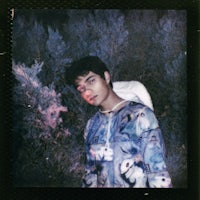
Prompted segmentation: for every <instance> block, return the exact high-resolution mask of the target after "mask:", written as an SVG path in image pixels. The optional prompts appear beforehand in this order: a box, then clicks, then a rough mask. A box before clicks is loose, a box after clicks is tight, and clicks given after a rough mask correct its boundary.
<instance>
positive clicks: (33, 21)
mask: <svg viewBox="0 0 200 200" xmlns="http://www.w3.org/2000/svg"><path fill="white" fill-rule="evenodd" d="M186 19H187V12H186V10H126V9H121V10H120V9H112V10H109V9H102V10H98V9H96V10H95V9H94V10H93V9H89V10H87V9H84V10H81V9H76V10H73V9H67V10H65V9H63V10H40V9H33V10H26V9H16V10H15V12H14V20H13V31H12V35H13V40H12V47H13V48H12V58H13V61H14V62H15V63H14V64H13V68H15V66H16V65H17V64H19V63H20V64H24V68H29V69H30V71H28V72H27V73H28V75H29V79H31V81H32V82H33V81H34V80H35V81H38V82H39V83H41V84H40V85H39V86H38V87H37V88H36V89H35V88H33V87H32V86H31V81H29V82H28V81H26V80H24V79H22V78H20V77H19V75H17V74H16V73H14V75H13V80H14V87H13V103H14V104H13V137H14V141H13V142H14V145H13V160H14V167H13V174H14V183H15V185H16V186H55V187H80V183H81V176H82V174H83V171H84V149H83V129H84V127H85V124H86V122H87V120H88V119H89V117H90V116H91V115H92V114H93V113H94V112H95V109H93V108H91V107H90V106H88V105H86V104H85V103H84V102H83V101H82V100H81V99H80V97H79V96H78V95H77V93H76V91H74V90H73V88H70V87H69V86H68V85H67V84H66V81H65V78H64V72H65V69H66V68H68V67H69V66H70V63H71V62H72V61H73V60H74V59H78V58H80V57H82V56H86V55H97V56H99V57H100V58H101V59H102V60H103V61H104V62H105V63H106V64H107V66H108V68H109V69H110V71H111V75H112V80H113V81H119V80H121V81H124V80H126V81H127V80H138V81H140V82H142V83H143V84H144V85H145V86H146V88H147V89H148V91H149V93H150V95H151V97H152V101H153V104H154V109H155V114H156V116H157V118H158V120H159V123H160V127H161V129H162V131H163V135H164V139H165V143H166V150H167V160H166V162H167V166H168V170H169V173H170V175H171V177H172V181H173V185H174V187H175V188H184V187H187V148H188V146H187V95H188V93H187V65H186V62H187V59H186V58H187V39H186V32H187V20H186ZM41 62H43V63H44V64H43V66H42V69H41V71H37V70H36V69H34V68H33V67H32V68H31V66H32V65H33V64H34V63H41ZM16 79H17V80H18V81H17V80H16ZM27 79H28V78H27ZM23 84H24V85H26V86H22V85H23ZM45 86H46V89H45V91H46V93H47V94H46V96H45V95H42V92H41V91H43V93H44V87H45ZM51 91H55V92H56V93H57V94H58V93H60V94H61V96H60V97H57V98H56V99H55V101H56V105H58V104H59V105H60V104H62V105H63V106H65V107H67V108H68V112H62V113H61V115H60V117H61V118H62V120H63V123H61V125H59V126H56V127H54V128H48V125H44V124H41V123H45V119H44V118H45V116H42V115H41V113H40V112H39V111H38V110H39V109H38V105H40V106H41V107H42V109H47V108H48V106H49V105H48V104H51V103H50V101H51V100H52V96H51ZM36 121H37V122H38V121H40V123H37V122H36ZM61 126H62V127H61ZM65 129H68V130H69V132H70V134H69V135H66V134H64V132H63V130H65Z"/></svg>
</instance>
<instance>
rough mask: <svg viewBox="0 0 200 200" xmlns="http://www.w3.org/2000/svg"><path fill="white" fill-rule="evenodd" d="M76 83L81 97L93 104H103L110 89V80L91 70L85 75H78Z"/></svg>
mask: <svg viewBox="0 0 200 200" xmlns="http://www.w3.org/2000/svg"><path fill="white" fill-rule="evenodd" d="M105 73H107V72H105ZM107 76H108V73H107ZM75 83H76V86H77V87H76V89H77V90H78V92H79V93H80V94H81V97H82V98H83V99H84V100H85V101H86V102H87V103H89V104H91V105H93V106H100V105H102V104H103V102H104V101H105V100H106V99H107V97H108V94H109V91H110V87H109V81H108V80H104V79H103V78H101V76H100V75H98V74H95V73H94V72H89V73H88V74H87V75H85V76H78V78H77V79H76V80H75Z"/></svg>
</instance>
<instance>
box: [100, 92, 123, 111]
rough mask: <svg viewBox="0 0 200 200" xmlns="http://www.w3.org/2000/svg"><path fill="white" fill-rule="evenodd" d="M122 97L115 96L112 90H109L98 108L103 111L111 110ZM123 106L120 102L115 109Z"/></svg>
mask: <svg viewBox="0 0 200 200" xmlns="http://www.w3.org/2000/svg"><path fill="white" fill-rule="evenodd" d="M122 101H123V99H122V98H120V97H119V96H117V95H116V94H115V93H114V92H113V91H111V93H110V95H109V96H108V98H107V99H106V100H105V101H104V102H103V103H102V105H101V106H100V110H101V111H103V112H105V111H108V112H109V111H112V110H113V108H115V106H117V105H118V104H119V103H120V102H122ZM121 107H123V104H120V105H119V106H117V108H116V109H117V110H118V109H120V108H121Z"/></svg>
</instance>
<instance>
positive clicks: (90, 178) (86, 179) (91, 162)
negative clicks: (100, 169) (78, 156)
mask: <svg viewBox="0 0 200 200" xmlns="http://www.w3.org/2000/svg"><path fill="white" fill-rule="evenodd" d="M89 126H90V120H89V121H88V123H87V126H86V128H85V131H84V140H85V153H86V165H85V172H84V175H83V178H82V180H83V181H82V187H83V188H89V187H91V188H92V187H97V170H96V163H95V159H94V157H93V155H92V152H91V151H90V147H89V144H88V143H87V134H88V130H89Z"/></svg>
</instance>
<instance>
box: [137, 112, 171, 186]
mask: <svg viewBox="0 0 200 200" xmlns="http://www.w3.org/2000/svg"><path fill="white" fill-rule="evenodd" d="M145 118H146V119H145ZM139 121H140V124H139V126H141V127H140V130H143V132H142V134H141V138H142V143H141V144H142V145H141V147H142V148H141V149H142V154H143V159H144V164H145V168H146V172H147V179H148V185H149V187H150V188H171V187H172V183H171V178H170V176H169V173H168V171H167V166H166V163H165V145H164V140H163V136H162V132H161V130H160V128H159V126H158V121H157V119H156V117H155V115H154V113H153V112H152V110H150V109H148V108H147V109H145V110H143V115H142V116H141V119H140V120H139ZM142 121H144V122H146V125H147V124H148V127H145V123H142ZM147 122H148V123H147Z"/></svg>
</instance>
